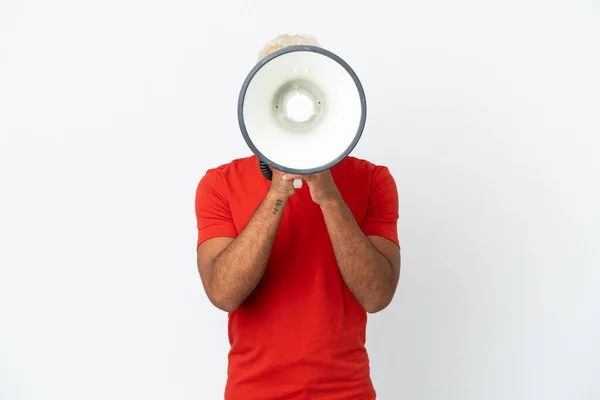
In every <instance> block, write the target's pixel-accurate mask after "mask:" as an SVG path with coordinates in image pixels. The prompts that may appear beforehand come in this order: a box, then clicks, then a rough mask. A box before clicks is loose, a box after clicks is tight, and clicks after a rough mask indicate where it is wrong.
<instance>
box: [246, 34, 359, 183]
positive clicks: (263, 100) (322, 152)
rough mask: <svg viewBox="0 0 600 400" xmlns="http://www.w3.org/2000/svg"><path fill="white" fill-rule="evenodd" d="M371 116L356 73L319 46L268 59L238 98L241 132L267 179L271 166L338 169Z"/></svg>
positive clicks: (295, 170)
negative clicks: (368, 114)
mask: <svg viewBox="0 0 600 400" xmlns="http://www.w3.org/2000/svg"><path fill="white" fill-rule="evenodd" d="M366 116H367V105H366V98H365V93H364V90H363V87H362V85H361V83H360V81H359V79H358V77H357V75H356V74H355V73H354V71H353V70H352V68H350V66H349V65H348V64H347V63H346V62H345V61H344V60H342V59H341V58H340V57H339V56H337V55H336V54H334V53H332V52H330V51H328V50H325V49H323V48H320V47H316V46H289V47H286V48H283V49H280V50H277V51H275V52H273V53H271V54H270V55H268V56H267V57H265V58H263V59H262V60H261V61H260V62H259V63H258V64H256V65H255V66H254V68H252V70H251V71H250V73H249V74H248V76H247V77H246V79H245V81H244V83H243V85H242V88H241V90H240V94H239V99H238V122H239V126H240V129H241V131H242V135H243V137H244V139H245V141H246V143H247V144H248V146H249V147H250V149H251V150H252V152H253V153H254V154H255V155H256V156H257V157H258V158H259V159H260V161H261V165H262V168H261V169H262V170H263V174H264V175H265V176H266V177H267V178H269V175H268V172H267V171H268V170H269V168H270V167H272V168H275V169H277V170H279V171H283V172H286V173H291V174H301V175H305V174H313V173H317V172H321V171H324V170H326V169H329V168H331V167H333V166H334V165H336V164H337V163H339V162H340V161H341V160H343V159H344V158H345V157H346V156H347V155H348V154H350V152H352V150H353V149H354V147H355V146H356V144H357V143H358V141H359V140H360V137H361V135H362V132H363V129H364V126H365V121H366ZM296 185H297V184H296Z"/></svg>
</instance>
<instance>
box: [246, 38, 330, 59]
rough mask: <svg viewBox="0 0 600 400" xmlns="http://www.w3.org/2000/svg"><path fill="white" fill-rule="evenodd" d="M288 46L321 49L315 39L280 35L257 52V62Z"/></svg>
mask: <svg viewBox="0 0 600 400" xmlns="http://www.w3.org/2000/svg"><path fill="white" fill-rule="evenodd" d="M288 46H316V47H321V45H320V44H319V41H318V40H317V38H316V37H314V36H311V35H290V34H282V35H279V36H277V37H276V38H274V39H273V40H271V41H270V42H269V43H267V44H266V45H265V47H263V49H262V50H261V51H259V52H258V61H260V60H262V59H263V58H265V57H266V56H268V55H269V54H271V53H273V52H274V51H277V50H280V49H283V48H285V47H288Z"/></svg>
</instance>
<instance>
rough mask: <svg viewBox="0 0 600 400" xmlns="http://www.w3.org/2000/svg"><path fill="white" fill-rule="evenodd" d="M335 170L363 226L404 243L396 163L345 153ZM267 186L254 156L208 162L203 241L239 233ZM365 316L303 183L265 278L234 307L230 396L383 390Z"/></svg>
mask: <svg viewBox="0 0 600 400" xmlns="http://www.w3.org/2000/svg"><path fill="white" fill-rule="evenodd" d="M331 173H332V176H333V178H334V180H335V183H336V185H337V187H338V189H339V191H340V193H341V195H342V197H343V198H344V200H345V202H346V203H347V204H348V206H349V208H350V210H351V211H352V213H353V215H354V217H355V218H356V220H357V221H358V223H359V225H360V227H361V229H362V231H363V232H364V234H365V235H378V236H383V237H385V238H388V239H390V240H392V241H394V242H395V243H396V244H399V243H398V234H397V220H398V193H397V190H396V185H395V182H394V179H393V178H392V176H391V174H390V173H389V170H388V169H387V168H386V167H383V166H377V165H374V164H372V163H370V162H367V161H364V160H360V159H357V158H354V157H346V158H345V159H344V160H343V161H342V162H340V163H339V164H337V165H336V166H334V167H333V168H332V169H331ZM269 186H270V181H268V180H267V179H265V178H264V177H263V175H262V173H261V171H260V169H259V161H258V158H256V157H255V156H251V157H247V158H242V159H238V160H234V161H232V162H231V163H228V164H226V165H222V166H220V167H217V168H214V169H211V170H209V171H207V172H206V174H205V175H204V176H203V177H202V179H201V180H200V183H199V185H198V188H197V192H196V216H197V224H198V243H197V244H198V245H199V244H200V243H202V242H203V241H205V240H207V239H210V238H214V237H217V236H226V237H232V238H235V237H236V236H237V235H238V233H239V232H241V231H242V230H243V229H244V227H245V226H246V224H247V223H248V221H249V220H250V219H251V218H252V215H253V213H254V211H255V210H256V208H257V207H258V206H259V205H260V203H261V201H262V200H263V198H264V196H265V195H266V193H267V191H268V190H269ZM366 323H367V314H366V312H365V311H364V309H363V308H362V307H361V306H360V304H359V303H358V302H357V301H356V299H355V298H354V296H353V295H352V293H351V292H350V290H349V289H348V287H347V286H346V284H345V283H344V280H343V279H342V276H341V274H340V272H339V269H338V266H337V263H336V260H335V255H334V252H333V247H332V245H331V241H330V239H329V236H328V233H327V229H326V226H325V221H324V219H323V214H322V212H321V209H320V207H319V206H318V205H317V204H315V203H314V202H313V201H312V199H311V197H310V192H309V189H308V185H306V183H304V185H303V186H302V188H300V189H298V190H297V191H296V193H294V195H292V197H291V198H290V199H289V201H288V203H287V204H286V206H285V208H284V211H283V216H282V221H281V225H280V227H279V230H278V231H277V235H276V237H275V241H274V244H273V249H272V251H271V257H270V260H269V263H268V265H267V268H266V271H265V273H264V275H263V277H262V279H261V281H260V283H259V284H258V286H257V287H256V289H255V290H254V292H253V293H252V294H251V295H250V296H249V297H248V298H247V299H246V301H245V302H244V304H242V306H240V307H239V308H238V309H237V310H236V311H235V312H233V313H230V314H229V326H228V332H229V342H230V344H231V349H230V352H229V365H228V378H227V385H226V388H225V399H226V400H271V399H273V400H275V399H278V400H279V399H289V400H301V399H302V400H304V399H310V400H334V399H336V400H338V399H339V400H350V399H356V400H372V399H375V390H374V387H373V384H372V382H371V378H370V368H369V357H368V355H367V351H366V349H365V331H366Z"/></svg>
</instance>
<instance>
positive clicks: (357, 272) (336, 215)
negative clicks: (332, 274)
mask: <svg viewBox="0 0 600 400" xmlns="http://www.w3.org/2000/svg"><path fill="white" fill-rule="evenodd" d="M321 210H322V211H323V216H324V218H325V224H326V226H327V230H328V232H329V237H330V239H331V243H332V245H333V250H334V253H335V257H336V261H337V263H338V267H339V270H340V273H341V275H342V278H343V279H344V282H345V283H346V285H347V286H348V288H349V289H350V291H351V292H352V294H353V295H354V297H355V298H356V300H357V301H358V302H359V303H360V304H361V306H362V307H363V308H364V309H365V310H366V311H368V312H377V311H379V310H381V309H383V308H385V307H386V306H387V305H388V304H389V302H390V301H391V299H392V297H393V295H394V284H393V281H394V279H393V271H392V267H391V265H390V263H389V262H388V260H387V259H386V258H385V257H384V256H383V255H382V254H381V253H379V252H378V251H377V249H376V248H375V247H374V246H373V245H372V244H371V242H370V240H369V239H368V238H367V236H365V234H364V233H363V232H362V230H361V229H360V226H359V225H358V223H357V222H356V220H355V218H354V215H352V212H351V211H350V209H349V208H348V206H347V205H346V203H345V202H344V201H343V200H342V199H341V198H340V199H339V200H336V201H332V202H330V203H327V204H324V205H321Z"/></svg>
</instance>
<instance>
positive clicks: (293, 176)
mask: <svg viewBox="0 0 600 400" xmlns="http://www.w3.org/2000/svg"><path fill="white" fill-rule="evenodd" d="M307 177H308V175H297V174H283V176H282V179H283V180H284V181H293V180H294V179H302V180H306V178H307Z"/></svg>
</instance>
